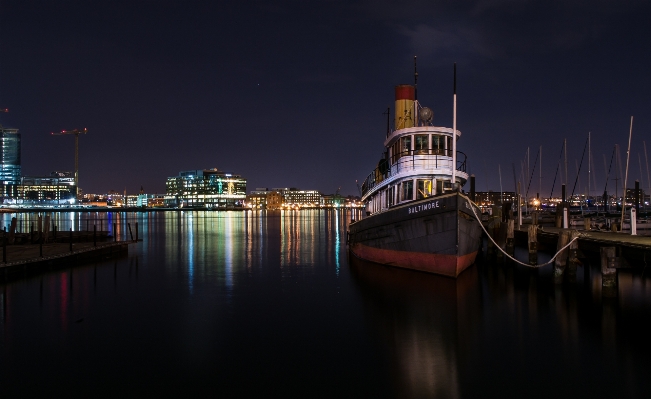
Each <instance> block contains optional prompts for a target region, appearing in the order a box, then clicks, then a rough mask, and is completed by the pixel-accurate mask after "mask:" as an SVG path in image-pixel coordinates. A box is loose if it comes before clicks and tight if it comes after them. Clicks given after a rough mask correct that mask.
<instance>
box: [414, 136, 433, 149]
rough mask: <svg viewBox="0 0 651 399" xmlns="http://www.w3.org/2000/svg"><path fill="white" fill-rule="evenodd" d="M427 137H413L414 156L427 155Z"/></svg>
mask: <svg viewBox="0 0 651 399" xmlns="http://www.w3.org/2000/svg"><path fill="white" fill-rule="evenodd" d="M428 141H429V136H428V135H427V134H417V135H416V136H415V137H414V150H415V151H416V154H427V149H428V146H429V143H428Z"/></svg>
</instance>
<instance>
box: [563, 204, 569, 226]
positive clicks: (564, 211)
mask: <svg viewBox="0 0 651 399" xmlns="http://www.w3.org/2000/svg"><path fill="white" fill-rule="evenodd" d="M569 225H570V223H569V220H567V208H566V207H563V228H564V229H567V228H568V227H569Z"/></svg>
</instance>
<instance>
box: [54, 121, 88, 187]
mask: <svg viewBox="0 0 651 399" xmlns="http://www.w3.org/2000/svg"><path fill="white" fill-rule="evenodd" d="M86 133H88V129H86V128H83V129H75V130H63V131H60V132H56V133H52V135H53V136H63V135H68V134H74V135H75V199H76V197H77V194H79V135H80V134H86Z"/></svg>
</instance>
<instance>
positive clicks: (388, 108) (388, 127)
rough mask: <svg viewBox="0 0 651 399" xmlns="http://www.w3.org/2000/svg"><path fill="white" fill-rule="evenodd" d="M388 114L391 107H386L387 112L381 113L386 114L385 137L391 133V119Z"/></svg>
mask: <svg viewBox="0 0 651 399" xmlns="http://www.w3.org/2000/svg"><path fill="white" fill-rule="evenodd" d="M390 114H391V107H387V112H382V115H386V116H387V137H389V134H391V120H390V119H389V116H390Z"/></svg>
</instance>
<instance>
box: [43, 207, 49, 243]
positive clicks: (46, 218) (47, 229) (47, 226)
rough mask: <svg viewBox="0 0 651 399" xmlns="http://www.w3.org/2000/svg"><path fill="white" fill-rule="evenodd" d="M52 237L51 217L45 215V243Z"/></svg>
mask: <svg viewBox="0 0 651 399" xmlns="http://www.w3.org/2000/svg"><path fill="white" fill-rule="evenodd" d="M49 235H50V215H49V214H48V215H45V222H44V223H43V242H47V240H48V238H49V237H48V236H49Z"/></svg>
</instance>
